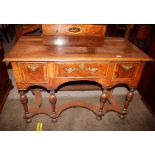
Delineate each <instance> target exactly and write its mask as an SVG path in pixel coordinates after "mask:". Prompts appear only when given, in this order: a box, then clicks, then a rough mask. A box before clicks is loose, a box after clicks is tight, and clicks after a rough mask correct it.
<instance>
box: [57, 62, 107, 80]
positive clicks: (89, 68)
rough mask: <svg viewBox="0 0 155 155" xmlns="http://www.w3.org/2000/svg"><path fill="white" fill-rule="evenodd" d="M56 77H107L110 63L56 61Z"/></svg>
mask: <svg viewBox="0 0 155 155" xmlns="http://www.w3.org/2000/svg"><path fill="white" fill-rule="evenodd" d="M55 65H56V77H79V78H80V77H81V78H83V77H84V78H89V77H90V78H92V77H93V78H98V77H103V78H106V77H107V72H108V68H109V64H108V63H83V62H79V63H56V64H55Z"/></svg>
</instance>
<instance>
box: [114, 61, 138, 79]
mask: <svg viewBox="0 0 155 155" xmlns="http://www.w3.org/2000/svg"><path fill="white" fill-rule="evenodd" d="M139 66H140V63H117V64H116V65H115V70H114V74H113V80H114V81H121V80H123V81H124V80H129V81H131V80H134V79H135V77H136V75H137V71H138V69H139Z"/></svg>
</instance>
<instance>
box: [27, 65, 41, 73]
mask: <svg viewBox="0 0 155 155" xmlns="http://www.w3.org/2000/svg"><path fill="white" fill-rule="evenodd" d="M38 68H39V66H38V65H35V64H33V65H29V66H28V69H29V70H30V71H32V72H35V71H36V70H37V69H38Z"/></svg>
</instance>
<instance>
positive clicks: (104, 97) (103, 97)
mask: <svg viewBox="0 0 155 155" xmlns="http://www.w3.org/2000/svg"><path fill="white" fill-rule="evenodd" d="M107 96H108V91H107V89H105V90H103V92H102V94H101V96H100V108H99V112H98V115H97V117H96V119H97V120H102V115H103V108H104V105H105V103H106V100H107Z"/></svg>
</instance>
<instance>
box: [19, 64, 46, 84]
mask: <svg viewBox="0 0 155 155" xmlns="http://www.w3.org/2000/svg"><path fill="white" fill-rule="evenodd" d="M18 66H19V71H20V75H21V78H22V81H23V82H27V83H45V82H47V81H48V75H47V63H18Z"/></svg>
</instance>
